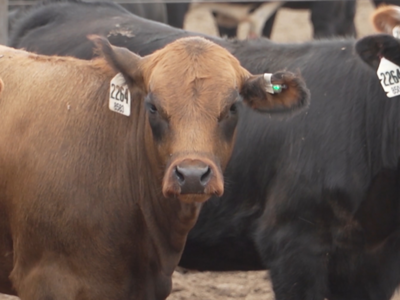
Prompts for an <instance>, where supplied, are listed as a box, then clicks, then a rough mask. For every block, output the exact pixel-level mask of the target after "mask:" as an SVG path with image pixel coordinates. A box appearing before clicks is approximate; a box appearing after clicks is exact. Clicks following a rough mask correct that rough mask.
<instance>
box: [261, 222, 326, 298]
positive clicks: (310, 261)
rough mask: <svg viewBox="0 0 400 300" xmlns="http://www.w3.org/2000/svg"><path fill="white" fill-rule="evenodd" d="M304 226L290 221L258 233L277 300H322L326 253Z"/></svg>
mask: <svg viewBox="0 0 400 300" xmlns="http://www.w3.org/2000/svg"><path fill="white" fill-rule="evenodd" d="M304 225H305V224H302V222H301V221H299V222H293V223H291V224H286V225H283V226H282V225H280V226H279V228H276V229H273V228H268V229H265V230H263V231H262V232H259V234H258V240H257V243H258V247H259V250H260V252H261V254H262V256H263V261H264V262H266V264H267V267H268V269H269V270H270V275H271V280H272V285H273V288H274V292H275V298H276V299H277V300H286V299H290V300H296V299H298V300H323V299H324V297H325V295H326V290H327V288H326V283H327V267H326V265H327V259H328V256H327V255H328V253H329V251H328V249H327V247H325V246H324V245H321V243H319V242H318V240H317V238H316V237H315V232H313V230H310V228H307V227H308V226H307V225H306V226H304ZM272 249H273V250H272ZM271 250H272V251H271Z"/></svg>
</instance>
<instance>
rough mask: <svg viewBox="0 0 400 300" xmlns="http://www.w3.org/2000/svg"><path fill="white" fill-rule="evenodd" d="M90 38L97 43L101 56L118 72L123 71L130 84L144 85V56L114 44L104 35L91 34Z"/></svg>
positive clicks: (97, 50)
mask: <svg viewBox="0 0 400 300" xmlns="http://www.w3.org/2000/svg"><path fill="white" fill-rule="evenodd" d="M88 38H89V39H90V40H92V41H93V42H94V44H95V45H96V49H95V51H96V52H97V53H98V54H99V56H102V57H104V58H105V59H106V60H107V62H108V63H109V64H110V65H111V66H112V67H113V68H114V69H115V70H116V71H117V72H120V73H122V75H123V76H124V77H125V79H126V80H127V81H128V83H129V84H131V85H135V86H139V87H143V86H144V85H143V76H142V72H141V69H140V64H141V61H142V60H143V59H142V57H140V56H139V55H136V54H135V53H133V52H131V51H129V50H128V49H126V48H122V47H116V46H112V45H111V44H110V43H109V41H108V40H107V39H106V38H104V37H101V36H98V35H89V36H88Z"/></svg>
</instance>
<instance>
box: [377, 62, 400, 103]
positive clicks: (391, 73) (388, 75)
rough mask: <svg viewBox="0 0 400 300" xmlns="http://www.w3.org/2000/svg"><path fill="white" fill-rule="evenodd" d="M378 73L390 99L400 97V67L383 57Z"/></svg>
mask: <svg viewBox="0 0 400 300" xmlns="http://www.w3.org/2000/svg"><path fill="white" fill-rule="evenodd" d="M376 73H377V74H378V78H379V79H380V81H381V85H382V87H383V90H384V91H385V92H386V96H387V97H388V98H392V97H396V96H398V95H400V67H399V66H398V65H396V64H394V63H392V62H391V61H390V60H387V59H386V58H384V57H383V58H382V59H381V62H380V64H379V68H378V70H377V71H376Z"/></svg>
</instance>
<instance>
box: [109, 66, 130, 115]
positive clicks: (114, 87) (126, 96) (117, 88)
mask: <svg viewBox="0 0 400 300" xmlns="http://www.w3.org/2000/svg"><path fill="white" fill-rule="evenodd" d="M108 107H109V108H110V110H112V111H115V112H117V113H119V114H122V115H125V116H128V117H129V116H130V115H131V93H130V91H129V87H128V85H127V84H126V81H125V78H124V76H123V75H122V74H121V73H118V74H117V75H115V76H114V78H113V79H111V82H110V101H109V106H108Z"/></svg>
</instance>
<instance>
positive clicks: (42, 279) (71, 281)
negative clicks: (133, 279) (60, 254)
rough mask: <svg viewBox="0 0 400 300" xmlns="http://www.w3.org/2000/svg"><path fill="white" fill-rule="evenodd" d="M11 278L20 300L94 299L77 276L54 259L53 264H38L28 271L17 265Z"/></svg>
mask: <svg viewBox="0 0 400 300" xmlns="http://www.w3.org/2000/svg"><path fill="white" fill-rule="evenodd" d="M94 275H95V274H94ZM11 278H12V280H13V283H14V285H15V286H16V289H17V292H18V296H19V297H20V298H21V300H43V299H49V300H77V299H88V300H89V299H90V300H92V299H93V300H94V299H95V298H93V297H91V296H90V295H88V294H87V291H85V290H84V288H83V286H81V284H80V283H79V279H78V276H74V274H72V273H71V271H68V267H67V265H65V266H62V265H61V264H59V263H58V262H57V261H56V258H55V257H54V262H52V263H46V264H44V263H38V264H37V265H34V266H30V267H29V270H26V269H25V268H24V269H23V268H20V267H19V266H18V265H17V267H16V268H15V269H14V270H13V272H12V275H11ZM99 299H101V298H99Z"/></svg>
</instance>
